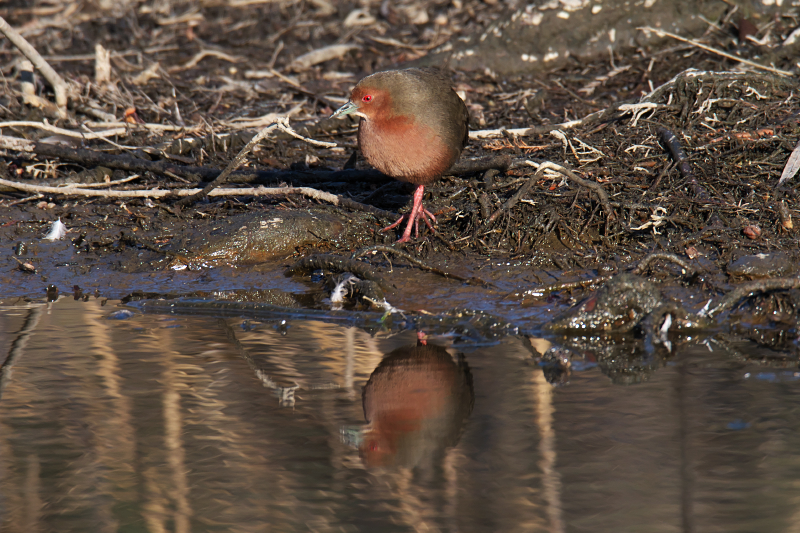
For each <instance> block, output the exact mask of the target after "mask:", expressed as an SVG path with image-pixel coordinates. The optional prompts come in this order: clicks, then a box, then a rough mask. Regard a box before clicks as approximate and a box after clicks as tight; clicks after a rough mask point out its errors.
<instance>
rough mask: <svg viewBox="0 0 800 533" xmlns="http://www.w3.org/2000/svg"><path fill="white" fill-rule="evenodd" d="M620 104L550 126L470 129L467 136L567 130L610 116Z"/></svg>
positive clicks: (530, 133) (491, 136) (490, 137)
mask: <svg viewBox="0 0 800 533" xmlns="http://www.w3.org/2000/svg"><path fill="white" fill-rule="evenodd" d="M620 105H622V103H619V104H614V105H611V106H609V107H607V108H605V109H601V110H600V111H595V112H594V113H589V114H588V115H586V116H585V117H583V118H579V119H577V120H570V121H568V122H562V123H560V124H553V125H551V126H537V127H533V128H513V129H504V128H498V129H494V130H476V131H471V132H469V138H470V139H475V140H479V139H496V138H498V137H505V136H507V135H518V136H520V137H525V136H527V135H537V134H542V133H548V132H551V131H555V130H568V129H571V128H576V127H578V126H582V125H584V124H588V123H591V122H594V121H596V120H601V119H602V118H603V117H604V116H610V115H611V114H612V113H613V112H614V111H617V109H619V106H620Z"/></svg>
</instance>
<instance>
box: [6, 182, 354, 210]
mask: <svg viewBox="0 0 800 533" xmlns="http://www.w3.org/2000/svg"><path fill="white" fill-rule="evenodd" d="M0 185H5V186H6V187H12V188H14V189H17V190H19V191H25V192H32V193H37V194H62V195H64V196H99V197H103V198H163V197H165V196H170V195H177V196H191V195H193V194H197V193H198V192H200V191H202V189H175V190H167V189H158V188H156V189H146V190H135V191H105V190H97V189H87V188H82V187H74V186H71V185H67V186H65V187H51V186H48V185H32V184H29V183H19V182H16V181H9V180H5V179H2V178H0ZM103 185H108V184H103ZM290 194H297V195H301V196H306V197H308V198H311V199H313V200H319V201H323V202H328V203H330V204H333V205H339V204H340V203H341V201H342V199H341V198H339V197H338V196H337V195H335V194H331V193H327V192H324V191H319V190H317V189H312V188H311V187H247V188H241V189H214V190H213V191H209V193H208V195H209V196H284V195H290Z"/></svg>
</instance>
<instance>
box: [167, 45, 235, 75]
mask: <svg viewBox="0 0 800 533" xmlns="http://www.w3.org/2000/svg"><path fill="white" fill-rule="evenodd" d="M208 56H212V57H218V58H219V59H224V60H225V61H227V62H229V63H238V62H239V61H240V60H239V58H238V57H235V56H232V55H228V54H226V53H224V52H217V51H216V50H203V51H201V52H197V53H196V54H195V56H194V57H193V58H192V59H190V60H189V61H187V62H186V63H184V64H183V65H177V66H175V67H170V68H168V69H167V72H180V71H182V70H188V69H190V68H192V67H194V66H195V65H197V64H198V63H199V62H200V61H202V60H203V59H204V58H206V57H208Z"/></svg>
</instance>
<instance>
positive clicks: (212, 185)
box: [176, 117, 336, 207]
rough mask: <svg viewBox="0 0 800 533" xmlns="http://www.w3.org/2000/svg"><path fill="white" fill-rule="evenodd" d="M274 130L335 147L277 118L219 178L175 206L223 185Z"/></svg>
mask: <svg viewBox="0 0 800 533" xmlns="http://www.w3.org/2000/svg"><path fill="white" fill-rule="evenodd" d="M276 129H280V130H281V131H283V132H285V133H288V134H289V135H291V136H292V137H295V138H297V139H301V140H303V141H305V142H307V143H310V144H313V145H315V146H322V147H325V148H332V147H334V146H336V143H330V142H324V141H316V140H314V139H309V138H307V137H303V136H302V135H300V134H299V133H297V132H296V131H294V130H293V129H292V128H291V126H289V119H288V118H287V117H279V118H277V119H276V120H275V123H273V124H271V125H269V126H267V127H266V128H264V129H262V130H261V131H259V132H258V133H257V134H256V135H255V136H254V137H253V138H252V139H250V142H249V143H247V144H246V145H245V147H244V148H242V150H241V151H240V152H239V153H238V154H237V155H236V157H234V158H233V161H231V162H230V163H229V164H228V166H227V167H225V170H223V171H222V173H221V174H220V175H219V176H217V177H216V178H215V179H214V180H213V181H212V182H211V183H209V184H208V185H206V186H205V187H203V188H202V189H201V190H200V191H199V192H197V193H194V194H191V195H189V196H187V197H186V198H183V199H181V200H178V202H177V203H176V206H179V207H183V206H187V205H191V204H193V203H194V202H196V201H197V200H199V199H201V198H203V197H204V196H206V195H207V194H209V193H210V192H211V191H212V190H214V189H215V188H217V187H219V186H220V185H222V184H223V183H225V181H226V180H227V179H228V176H230V175H231V173H232V172H233V171H234V170H236V169H237V168H239V165H241V164H242V162H243V161H244V158H245V157H247V154H249V153H250V150H252V149H253V147H254V146H255V145H256V144H258V143H260V142H261V141H262V140H263V139H264V138H265V137H266V136H267V135H269V134H270V133H272V132H273V131H275V130H276Z"/></svg>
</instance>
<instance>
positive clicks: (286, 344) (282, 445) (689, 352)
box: [0, 298, 800, 532]
mask: <svg viewBox="0 0 800 533" xmlns="http://www.w3.org/2000/svg"><path fill="white" fill-rule="evenodd" d="M120 309H123V307H120V306H119V305H118V303H115V302H106V303H105V305H102V302H101V301H100V300H96V299H94V298H90V299H89V301H86V302H84V301H74V300H73V299H72V298H61V299H59V300H58V301H56V302H53V303H51V304H42V303H33V304H31V303H23V302H19V303H17V305H12V304H10V303H9V304H8V305H4V306H2V307H0V324H1V329H0V331H2V334H0V350H2V351H0V362H2V361H5V363H4V364H3V367H2V377H1V378H0V379H1V380H2V381H1V382H0V386H2V389H1V390H0V394H1V396H0V529H1V530H2V531H4V532H35V531H59V532H66V531H81V532H85V531H149V532H161V531H178V532H187V531H195V532H198V531H242V532H249V531H253V532H264V531H368V532H373V531H381V532H383V531H464V532H469V531H546V532H561V531H570V532H572V531H574V532H582V531H586V532H590V531H591V532H598V531H603V532H604V531H608V532H612V531H613V532H619V531H632V532H650V531H652V532H672V531H698V532H700V531H702V532H709V531H720V532H722V531H724V532H764V531H770V532H777V531H795V530H796V528H797V524H798V523H800V511H799V510H798V509H800V483H798V481H797V480H798V479H800V432H798V429H799V428H798V425H799V424H798V422H800V394H798V386H799V383H800V374H798V373H797V372H795V371H794V370H789V369H771V368H767V367H762V366H759V365H757V364H755V363H752V364H750V363H747V362H744V361H742V359H741V357H736V358H735V357H733V354H731V353H727V352H726V351H724V350H722V349H720V348H719V347H716V345H714V344H713V343H707V344H692V343H684V344H681V345H680V346H679V347H678V348H677V353H675V354H674V355H673V356H672V357H671V358H670V359H669V361H668V363H667V365H666V366H664V367H662V368H659V369H658V370H656V371H655V372H653V373H652V374H650V375H649V376H648V378H647V379H646V380H644V381H643V382H641V383H638V384H636V385H616V384H614V381H612V379H610V378H609V377H607V376H606V375H605V374H604V373H603V370H602V369H603V367H602V366H601V365H594V364H591V362H588V363H587V364H585V365H582V366H580V367H579V366H577V365H576V367H575V370H576V371H574V372H573V373H572V374H571V376H570V377H569V383H568V384H567V385H563V386H559V387H554V386H553V385H551V384H550V383H548V381H547V379H545V374H544V373H543V371H542V368H541V367H540V366H539V365H538V364H536V362H535V360H534V354H535V351H534V350H533V348H532V342H533V345H534V346H541V343H542V342H545V344H546V341H541V340H537V339H533V341H531V339H529V338H527V337H524V336H513V337H507V338H503V339H500V340H498V341H496V342H481V343H473V344H469V343H464V341H463V339H460V338H459V337H455V336H448V335H433V336H431V338H429V339H428V341H427V342H428V345H427V346H425V347H421V346H420V345H419V344H418V340H417V334H416V332H414V331H403V332H400V333H396V332H395V333H391V332H388V331H387V332H380V331H379V332H377V333H367V332H366V331H365V330H363V329H359V328H355V327H348V326H345V325H341V324H331V323H326V322H322V321H302V320H289V321H287V322H286V323H285V324H281V323H280V321H269V322H258V321H254V320H243V319H240V318H224V319H221V318H216V317H213V316H199V317H198V316H167V315H151V314H142V313H140V312H139V311H138V310H135V309H134V311H133V313H132V314H131V315H128V314H122V315H120V314H115V313H116V312H117V311H119V310H120ZM112 317H113V318H112ZM709 346H710V347H711V348H709ZM365 387H366V389H365ZM365 390H366V391H367V395H366V396H367V397H366V398H365V397H364V395H363V394H362V393H363V391H365ZM365 409H366V411H367V416H368V417H369V418H370V423H369V424H368V423H367V421H366V417H365Z"/></svg>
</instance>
